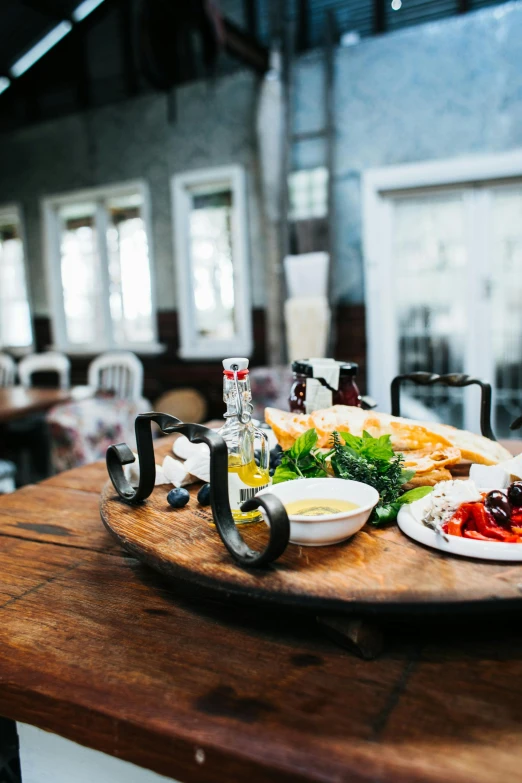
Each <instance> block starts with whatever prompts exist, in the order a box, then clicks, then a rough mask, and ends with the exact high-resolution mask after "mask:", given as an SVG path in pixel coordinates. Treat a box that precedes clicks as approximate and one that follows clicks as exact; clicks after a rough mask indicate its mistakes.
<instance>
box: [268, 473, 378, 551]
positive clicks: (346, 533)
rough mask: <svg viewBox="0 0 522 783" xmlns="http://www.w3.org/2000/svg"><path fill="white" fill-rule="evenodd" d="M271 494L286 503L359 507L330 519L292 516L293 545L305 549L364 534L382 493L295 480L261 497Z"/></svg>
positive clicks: (354, 484) (329, 481)
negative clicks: (336, 502)
mask: <svg viewBox="0 0 522 783" xmlns="http://www.w3.org/2000/svg"><path fill="white" fill-rule="evenodd" d="M267 493H271V494H273V495H276V497H278V498H279V499H280V500H281V501H282V502H283V503H291V502H292V501H293V500H347V501H349V502H351V503H357V505H358V508H354V509H353V510H352V511H341V512H340V513H339V514H329V515H327V516H317V517H310V516H301V515H299V514H289V515H288V516H289V519H290V542H291V543H292V544H300V545H301V546H326V545H327V544H338V543H339V542H340V541H345V540H346V539H347V538H350V537H351V536H353V535H354V533H357V531H358V530H360V529H361V528H362V527H363V526H364V524H365V523H366V521H367V519H368V517H369V516H370V514H371V512H372V510H373V509H374V507H375V506H376V505H377V503H378V502H379V493H378V492H377V490H375V489H374V488H373V487H370V486H368V484H363V483H362V482H360V481H349V480H348V479H338V478H313V479H295V481H285V482H283V483H282V484H273V485H272V486H270V487H268V488H267V489H264V490H262V492H260V493H259V494H260V495H263V494H267Z"/></svg>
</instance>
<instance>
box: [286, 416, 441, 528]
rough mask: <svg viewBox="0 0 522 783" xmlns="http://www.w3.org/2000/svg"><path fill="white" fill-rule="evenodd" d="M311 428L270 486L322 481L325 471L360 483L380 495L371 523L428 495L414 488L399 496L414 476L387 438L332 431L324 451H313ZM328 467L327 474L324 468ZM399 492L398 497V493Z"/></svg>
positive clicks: (314, 436)
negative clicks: (286, 482)
mask: <svg viewBox="0 0 522 783" xmlns="http://www.w3.org/2000/svg"><path fill="white" fill-rule="evenodd" d="M317 440H318V436H317V432H316V431H315V429H310V430H307V432H305V433H303V435H301V436H300V437H299V438H297V440H296V441H295V443H294V445H293V446H292V448H291V449H289V450H288V451H285V452H283V456H282V459H281V464H280V465H279V466H278V467H277V469H276V471H275V473H274V477H273V483H274V484H279V483H281V482H283V481H292V480H294V479H299V478H324V477H326V476H328V475H329V472H330V473H332V472H333V474H334V475H335V476H337V477H338V478H344V479H352V480H353V481H362V482H363V483H365V484H369V485H370V486H372V487H374V488H375V489H376V490H377V492H378V493H379V495H380V501H379V504H378V505H377V506H376V508H375V509H374V512H373V514H372V517H371V522H373V524H376V525H378V524H382V523H384V522H392V521H394V520H395V519H397V514H398V513H399V510H400V508H401V506H402V505H404V504H406V503H413V501H414V500H419V499H420V498H422V497H424V496H425V495H427V494H428V493H429V492H431V489H432V488H431V487H416V488H415V489H412V490H410V491H409V492H405V493H402V487H403V485H404V484H406V483H407V482H408V481H409V480H410V479H411V478H412V477H413V476H414V474H415V471H412V470H405V468H404V459H403V456H402V454H396V453H395V452H394V451H393V448H392V445H391V438H390V436H389V435H381V437H380V438H373V437H372V436H371V435H370V434H369V433H368V432H363V435H362V437H357V436H356V435H352V434H351V433H349V432H341V433H338V432H334V433H333V436H332V448H331V449H330V451H328V452H326V453H325V452H323V451H321V450H319V449H317V447H316V446H317ZM329 466H331V469H330V471H329V470H328V467H329ZM401 493H402V494H401Z"/></svg>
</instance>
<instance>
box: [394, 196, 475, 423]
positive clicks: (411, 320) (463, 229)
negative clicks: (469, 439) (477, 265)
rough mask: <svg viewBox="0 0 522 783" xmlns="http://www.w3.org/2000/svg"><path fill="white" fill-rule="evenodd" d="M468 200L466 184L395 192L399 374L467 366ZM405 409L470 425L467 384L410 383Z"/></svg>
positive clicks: (414, 414) (410, 413)
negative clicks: (465, 397) (466, 407)
mask: <svg viewBox="0 0 522 783" xmlns="http://www.w3.org/2000/svg"><path fill="white" fill-rule="evenodd" d="M466 215H467V200H466V193H465V191H462V190H452V191H446V192H431V193H429V192H428V193H424V194H415V195H413V194H410V195H406V196H400V197H394V198H392V219H391V263H392V267H393V274H392V286H393V287H392V300H393V302H394V310H395V313H394V320H395V324H394V326H395V333H396V339H397V343H398V356H397V358H398V368H397V370H398V372H399V373H410V372H415V371H418V370H428V371H430V372H434V373H438V374H441V375H442V374H445V373H452V372H464V371H465V366H466V354H467V328H466V327H467V323H468V321H469V317H470V315H469V296H468V294H469V283H468V277H469V264H468V237H467V220H466ZM402 408H403V414H404V415H406V416H411V417H413V418H433V417H435V416H437V417H439V418H440V420H441V421H445V422H447V423H451V424H453V425H454V426H456V427H463V426H464V400H463V394H462V390H460V389H448V388H447V387H444V386H430V387H419V386H414V385H411V386H410V387H405V389H404V394H403V402H402Z"/></svg>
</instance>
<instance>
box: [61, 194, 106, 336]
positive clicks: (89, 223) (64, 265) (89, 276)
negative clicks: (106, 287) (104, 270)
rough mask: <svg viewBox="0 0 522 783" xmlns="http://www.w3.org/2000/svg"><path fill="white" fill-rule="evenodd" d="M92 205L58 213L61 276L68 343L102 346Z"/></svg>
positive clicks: (100, 307) (99, 289)
mask: <svg viewBox="0 0 522 783" xmlns="http://www.w3.org/2000/svg"><path fill="white" fill-rule="evenodd" d="M95 214H96V205H95V204H84V205H77V204H75V205H71V206H70V207H64V208H63V209H62V210H61V212H60V217H61V224H62V233H61V243H60V251H61V274H62V286H63V301H64V309H65V323H66V330H67V337H68V340H69V342H70V343H72V344H77V345H82V344H86V343H103V341H104V334H103V324H104V318H103V301H102V283H101V273H100V258H99V254H98V247H97V237H96V227H95V225H96V224H95Z"/></svg>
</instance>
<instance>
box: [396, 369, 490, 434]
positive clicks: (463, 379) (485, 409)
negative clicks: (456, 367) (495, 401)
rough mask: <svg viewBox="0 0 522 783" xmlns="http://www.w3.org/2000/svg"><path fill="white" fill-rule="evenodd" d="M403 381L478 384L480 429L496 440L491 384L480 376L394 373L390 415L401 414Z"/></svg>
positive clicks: (458, 384) (425, 383)
mask: <svg viewBox="0 0 522 783" xmlns="http://www.w3.org/2000/svg"><path fill="white" fill-rule="evenodd" d="M404 381H412V383H416V384H417V385H418V386H432V385H433V384H435V383H440V384H443V385H444V386H453V387H462V386H473V385H475V386H480V390H481V392H480V431H481V433H482V434H483V435H484V436H485V437H486V438H489V439H490V440H496V438H495V435H494V433H493V429H492V427H491V384H490V383H486V381H482V380H481V379H480V378H472V377H471V376H469V375H465V374H463V373H450V374H448V375H436V374H435V373H431V372H411V373H407V374H405V375H396V376H395V378H394V379H393V381H392V382H391V412H392V416H400V415H401V403H400V394H401V384H402V383H403V382H404Z"/></svg>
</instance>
